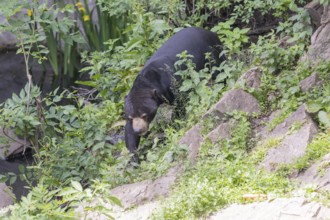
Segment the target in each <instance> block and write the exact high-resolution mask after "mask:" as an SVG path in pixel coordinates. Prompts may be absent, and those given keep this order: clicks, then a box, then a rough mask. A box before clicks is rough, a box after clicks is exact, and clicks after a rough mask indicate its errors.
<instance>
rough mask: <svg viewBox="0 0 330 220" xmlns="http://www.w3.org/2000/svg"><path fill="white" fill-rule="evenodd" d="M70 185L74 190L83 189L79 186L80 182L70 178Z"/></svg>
mask: <svg viewBox="0 0 330 220" xmlns="http://www.w3.org/2000/svg"><path fill="white" fill-rule="evenodd" d="M71 185H72V186H73V188H75V189H76V190H78V191H79V192H82V191H83V188H82V186H81V184H80V183H79V182H77V181H74V180H71Z"/></svg>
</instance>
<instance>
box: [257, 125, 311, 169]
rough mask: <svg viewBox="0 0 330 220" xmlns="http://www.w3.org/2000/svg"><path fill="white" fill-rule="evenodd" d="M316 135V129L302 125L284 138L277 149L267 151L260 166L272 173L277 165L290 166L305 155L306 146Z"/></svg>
mask: <svg viewBox="0 0 330 220" xmlns="http://www.w3.org/2000/svg"><path fill="white" fill-rule="evenodd" d="M315 134H317V127H316V126H315V125H314V124H312V123H309V124H304V125H303V127H302V128H300V129H299V130H298V131H297V132H295V133H293V134H290V135H287V136H285V138H284V139H283V141H282V142H281V144H280V146H279V147H276V148H272V149H270V150H268V152H267V155H266V157H265V159H264V161H263V162H262V163H261V165H262V166H263V167H264V168H265V169H266V170H267V171H273V170H275V169H276V168H277V165H279V164H282V163H284V164H291V163H294V162H295V161H296V159H298V158H299V157H301V156H303V155H304V154H305V153H306V148H307V145H308V144H309V143H310V141H311V140H312V139H313V136H314V135H315Z"/></svg>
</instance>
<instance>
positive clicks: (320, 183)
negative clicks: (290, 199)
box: [297, 154, 330, 191]
mask: <svg viewBox="0 0 330 220" xmlns="http://www.w3.org/2000/svg"><path fill="white" fill-rule="evenodd" d="M297 179H298V180H300V181H301V182H302V183H303V184H314V185H316V186H317V187H318V189H326V190H329V191H330V154H327V155H325V156H324V157H323V158H322V160H321V161H320V162H318V163H315V164H313V165H312V166H311V167H310V168H308V169H307V170H306V171H305V172H303V173H301V174H299V176H298V178H297Z"/></svg>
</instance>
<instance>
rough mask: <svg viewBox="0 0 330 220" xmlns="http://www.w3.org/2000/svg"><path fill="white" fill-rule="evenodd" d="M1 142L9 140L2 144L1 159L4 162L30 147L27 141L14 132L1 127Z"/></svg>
mask: <svg viewBox="0 0 330 220" xmlns="http://www.w3.org/2000/svg"><path fill="white" fill-rule="evenodd" d="M4 132H5V133H4ZM0 138H1V140H7V141H6V142H7V143H1V142H0V159H2V160H4V159H6V158H7V157H10V156H12V155H15V154H19V153H21V152H23V151H24V147H27V146H29V143H28V142H27V141H24V140H23V139H21V138H19V137H17V136H16V135H15V134H14V133H13V132H12V131H10V130H8V129H6V130H3V129H2V128H1V127H0Z"/></svg>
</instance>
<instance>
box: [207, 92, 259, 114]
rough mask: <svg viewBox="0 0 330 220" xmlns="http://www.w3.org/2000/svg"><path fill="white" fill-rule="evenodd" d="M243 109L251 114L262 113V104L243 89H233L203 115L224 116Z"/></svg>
mask: <svg viewBox="0 0 330 220" xmlns="http://www.w3.org/2000/svg"><path fill="white" fill-rule="evenodd" d="M235 110H236V111H243V112H246V113H247V114H249V115H251V114H253V113H260V106H259V103H258V101H257V99H256V98H254V97H253V96H252V95H250V94H249V93H247V92H245V91H244V90H243V89H233V90H230V91H228V92H226V93H225V94H224V95H223V96H222V98H221V99H220V101H219V102H218V103H216V104H215V105H214V106H213V107H212V108H211V109H210V110H209V111H208V112H207V113H206V114H205V115H204V116H203V117H210V116H212V115H215V116H218V117H220V118H223V117H224V115H225V114H229V113H232V112H233V111H235Z"/></svg>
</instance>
